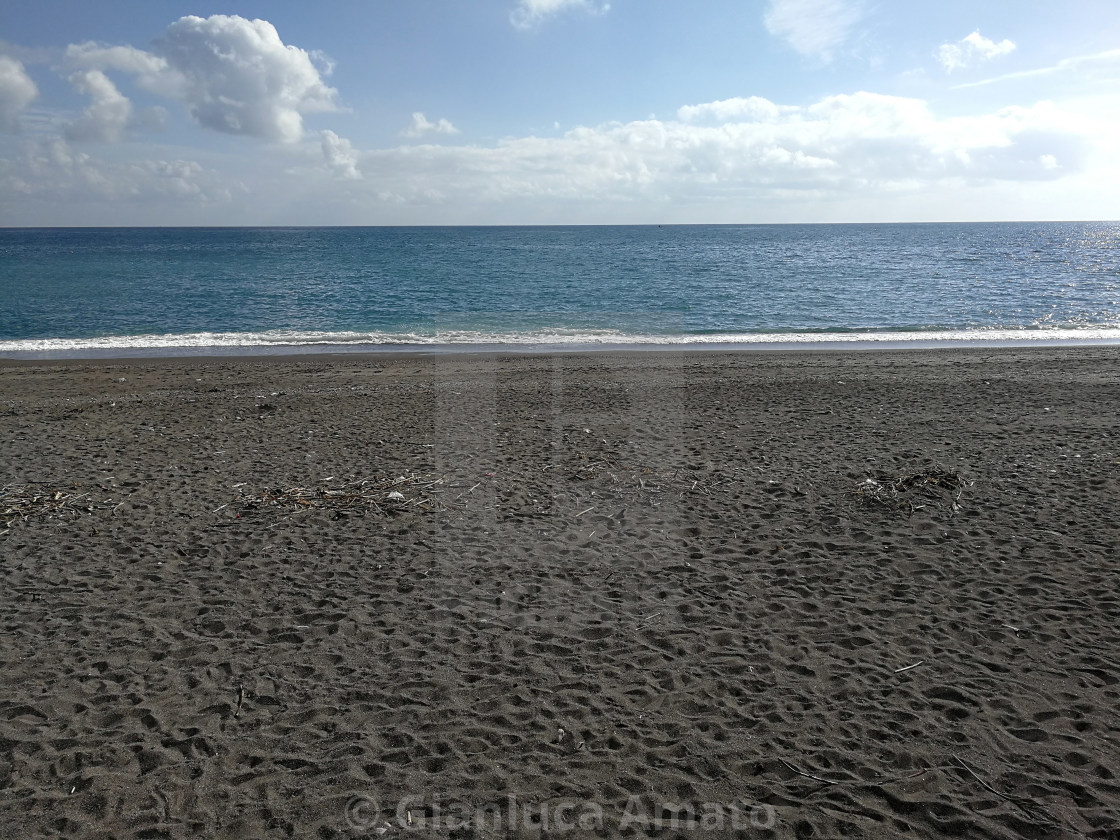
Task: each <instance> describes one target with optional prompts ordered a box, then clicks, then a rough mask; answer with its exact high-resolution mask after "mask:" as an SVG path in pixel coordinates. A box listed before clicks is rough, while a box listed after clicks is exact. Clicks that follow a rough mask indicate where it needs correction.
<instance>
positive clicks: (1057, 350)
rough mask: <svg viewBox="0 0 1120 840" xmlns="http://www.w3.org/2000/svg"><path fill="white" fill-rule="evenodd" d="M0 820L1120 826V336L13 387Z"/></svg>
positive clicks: (299, 832) (6, 481)
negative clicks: (1037, 343)
mask: <svg viewBox="0 0 1120 840" xmlns="http://www.w3.org/2000/svg"><path fill="white" fill-rule="evenodd" d="M0 432H2V440H3V455H2V456H0V487H3V488H4V493H5V498H4V504H3V506H2V507H0V510H5V511H8V512H6V513H5V514H4V521H3V522H0V576H2V580H3V584H4V585H3V586H2V587H0V592H2V594H0V598H2V601H3V609H2V615H3V621H2V624H0V665H2V668H3V674H4V689H3V692H2V693H0V834H2V835H3V836H6V837H41V836H58V837H68V838H109V837H113V838H163V837H166V838H188V837H219V838H250V837H299V838H303V837H317V838H352V837H457V838H490V837H542V836H545V837H617V836H631V837H646V836H658V837H677V836H680V837H705V838H708V837H744V836H746V837H756V836H757V837H775V838H794V837H797V838H807V837H817V838H834V837H865V838H893V837H901V836H904V837H911V838H920V837H946V836H952V837H967V838H972V837H975V838H1018V837H1036V838H1050V837H1053V838H1065V837H1070V838H1073V837H1086V838H1099V839H1100V840H1103V838H1116V837H1118V836H1120V834H1118V832H1120V779H1118V778H1117V777H1118V775H1120V714H1118V712H1117V710H1118V709H1120V594H1118V586H1117V579H1118V577H1117V573H1118V571H1120V559H1118V555H1117V547H1118V545H1120V525H1118V520H1117V511H1118V510H1120V435H1118V432H1120V350H1118V348H1117V347H1045V348H1043V347H1039V348H1028V349H1008V348H1004V349H999V348H984V347H973V348H966V349H943V350H923V351H906V350H874V351H852V352H827V353H826V352H813V351H801V352H777V351H773V352H771V351H756V352H724V351H719V350H709V351H702V352H692V351H685V350H680V351H648V352H636V351H609V352H588V353H523V354H500V353H486V354H471V353H448V354H440V353H430V354H391V353H382V354H370V355H361V354H352V355H335V356H328V355H323V356H290V357H280V356H277V357H242V358H235V357H225V358H202V357H195V358H178V359H150V358H137V359H130V360H84V361H75V360H69V361H53V362H14V361H7V362H2V363H0Z"/></svg>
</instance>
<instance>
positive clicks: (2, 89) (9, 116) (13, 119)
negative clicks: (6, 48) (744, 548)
mask: <svg viewBox="0 0 1120 840" xmlns="http://www.w3.org/2000/svg"><path fill="white" fill-rule="evenodd" d="M38 95H39V89H38V88H37V87H36V86H35V83H34V82H33V81H31V77H30V76H28V75H27V71H26V70H24V68H23V62H21V61H17V60H16V59H14V58H11V57H10V56H6V55H0V131H17V130H18V129H19V115H20V112H21V111H23V109H24V108H26V107H27V106H28V105H30V104H31V103H32V102H33V101H34V100H35V98H36V97H37V96H38Z"/></svg>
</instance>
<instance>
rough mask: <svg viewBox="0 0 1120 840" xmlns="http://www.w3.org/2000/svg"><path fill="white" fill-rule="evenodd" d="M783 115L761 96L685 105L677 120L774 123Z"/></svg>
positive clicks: (678, 111)
mask: <svg viewBox="0 0 1120 840" xmlns="http://www.w3.org/2000/svg"><path fill="white" fill-rule="evenodd" d="M787 110H788V109H787ZM781 114H782V109H781V108H779V107H778V106H777V105H775V104H774V103H773V102H771V101H770V100H769V99H764V98H762V97H761V96H748V97H735V98H733V99H721V100H719V101H717V102H705V103H703V104H701V105H685V106H683V107H681V108H678V109H677V119H679V120H680V121H681V122H703V121H705V120H714V121H716V122H721V123H723V122H728V121H731V120H734V119H739V120H741V121H743V122H773V121H775V120H777V119H778V118H779V117H780V116H781Z"/></svg>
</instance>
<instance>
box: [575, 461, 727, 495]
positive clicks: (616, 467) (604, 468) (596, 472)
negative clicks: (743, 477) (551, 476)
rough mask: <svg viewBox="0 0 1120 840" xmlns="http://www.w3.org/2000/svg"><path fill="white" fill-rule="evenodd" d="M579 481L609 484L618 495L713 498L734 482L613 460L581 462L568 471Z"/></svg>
mask: <svg viewBox="0 0 1120 840" xmlns="http://www.w3.org/2000/svg"><path fill="white" fill-rule="evenodd" d="M568 478H570V479H573V480H576V481H592V480H599V481H603V480H605V481H606V482H607V483H609V484H610V486H611V487H612V488H614V489H615V490H616V493H617V492H618V491H622V490H632V491H637V493H638V495H639V496H644V495H647V494H657V493H678V494H680V495H684V494H685V493H703V494H705V495H711V492H712V491H713V490H717V489H719V488H721V487H723V486H724V485H727V484H730V483H731V482H732V481H733V479H732V478H731V477H729V476H725V475H720V474H716V473H702V472H699V471H697V470H689V469H660V470H659V469H654V468H652V467H644V466H630V465H626V464H620V463H617V462H615V461H613V460H611V459H610V458H597V459H595V460H591V459H590V458H586V457H585V458H584V459H581V463H580V464H579V466H577V467H575V468H574V469H571V470H569V471H568Z"/></svg>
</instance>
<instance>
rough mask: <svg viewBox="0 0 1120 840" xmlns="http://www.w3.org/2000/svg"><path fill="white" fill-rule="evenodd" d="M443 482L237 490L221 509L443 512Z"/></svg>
mask: <svg viewBox="0 0 1120 840" xmlns="http://www.w3.org/2000/svg"><path fill="white" fill-rule="evenodd" d="M445 486H449V485H446V484H445V481H444V479H442V478H440V477H437V476H432V475H426V474H421V473H405V474H404V475H398V476H386V477H378V478H366V479H361V480H359V481H352V482H350V483H348V484H343V485H341V486H336V487H332V486H327V485H318V486H313V487H303V486H295V487H275V488H270V489H266V490H263V491H258V492H250V491H247V490H246V489H244V488H238V489H239V492H240V494H241V495H240V496H239V497H238V498H237V499H236V500H234V501H233V502H229V503H227V504H224V505H222V506H221V507H219V508H217V509H216V510H215V511H214V512H215V513H217V512H218V511H219V510H222V509H223V508H227V507H230V506H233V507H235V508H236V509H237V510H238V511H239V515H240V514H246V513H250V512H252V511H263V510H266V509H269V508H288V509H295V510H326V511H331V512H334V513H341V514H348V513H369V512H373V513H380V514H390V513H399V512H402V511H406V510H410V509H417V510H424V511H431V510H445V509H448V508H452V507H454V505H453V504H452V503H451V502H447V501H444V500H443V499H441V498H440V493H441V492H442V491H443V489H444V488H445Z"/></svg>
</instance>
